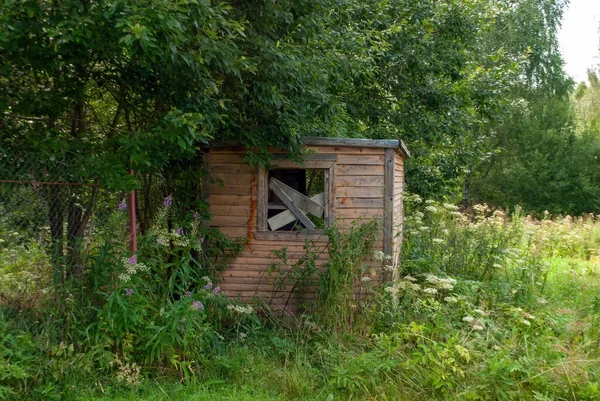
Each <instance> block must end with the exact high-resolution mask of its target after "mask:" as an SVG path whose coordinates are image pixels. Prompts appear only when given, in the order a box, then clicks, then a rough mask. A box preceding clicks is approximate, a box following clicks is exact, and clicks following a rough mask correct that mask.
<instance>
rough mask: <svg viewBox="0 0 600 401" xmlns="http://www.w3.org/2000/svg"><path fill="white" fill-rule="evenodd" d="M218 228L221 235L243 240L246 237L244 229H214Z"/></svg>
mask: <svg viewBox="0 0 600 401" xmlns="http://www.w3.org/2000/svg"><path fill="white" fill-rule="evenodd" d="M214 228H218V229H219V230H220V231H221V232H222V233H223V234H225V235H227V236H230V237H232V238H243V237H247V236H248V229H247V228H245V227H214Z"/></svg>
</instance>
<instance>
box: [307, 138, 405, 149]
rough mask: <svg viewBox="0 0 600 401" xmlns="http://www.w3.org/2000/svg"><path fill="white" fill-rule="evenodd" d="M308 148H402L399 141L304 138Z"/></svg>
mask: <svg viewBox="0 0 600 401" xmlns="http://www.w3.org/2000/svg"><path fill="white" fill-rule="evenodd" d="M302 140H303V142H304V144H305V145H306V146H331V147H341V146H346V147H359V148H361V149H362V148H382V149H390V148H391V149H397V148H399V147H400V141H399V140H398V139H363V138H317V137H304V138H302Z"/></svg>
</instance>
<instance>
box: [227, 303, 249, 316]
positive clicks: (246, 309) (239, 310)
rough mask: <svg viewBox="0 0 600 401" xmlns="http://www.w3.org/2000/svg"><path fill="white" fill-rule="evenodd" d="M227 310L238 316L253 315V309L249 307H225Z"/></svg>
mask: <svg viewBox="0 0 600 401" xmlns="http://www.w3.org/2000/svg"><path fill="white" fill-rule="evenodd" d="M227 309H229V310H230V311H232V312H236V313H239V314H240V315H250V314H252V313H254V308H253V307H252V306H250V305H245V306H243V305H227Z"/></svg>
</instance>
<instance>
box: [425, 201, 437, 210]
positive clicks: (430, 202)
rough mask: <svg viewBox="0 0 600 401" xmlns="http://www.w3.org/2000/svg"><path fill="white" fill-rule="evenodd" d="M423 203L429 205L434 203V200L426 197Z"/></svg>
mask: <svg viewBox="0 0 600 401" xmlns="http://www.w3.org/2000/svg"><path fill="white" fill-rule="evenodd" d="M425 203H426V204H427V205H431V204H433V203H435V201H434V200H433V199H427V200H426V201H425ZM425 209H427V208H425Z"/></svg>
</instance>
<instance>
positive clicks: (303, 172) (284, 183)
mask: <svg viewBox="0 0 600 401" xmlns="http://www.w3.org/2000/svg"><path fill="white" fill-rule="evenodd" d="M328 174H329V171H328V170H327V169H317V168H315V169H301V168H280V169H273V170H269V171H268V172H267V177H266V178H267V188H268V191H267V193H266V196H267V202H266V204H267V231H301V230H304V229H309V230H315V229H323V228H325V226H326V222H327V216H328V211H327V207H328V206H327V205H326V204H325V202H326V201H325V200H326V199H327V196H326V193H325V192H326V182H327V178H328Z"/></svg>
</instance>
